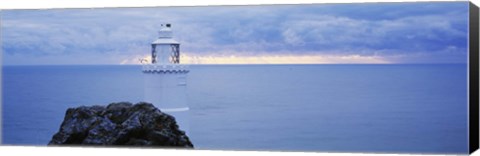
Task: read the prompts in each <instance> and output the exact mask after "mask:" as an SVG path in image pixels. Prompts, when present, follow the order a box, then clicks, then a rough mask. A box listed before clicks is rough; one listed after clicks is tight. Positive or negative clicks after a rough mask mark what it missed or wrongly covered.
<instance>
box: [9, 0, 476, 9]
mask: <svg viewBox="0 0 480 156" xmlns="http://www.w3.org/2000/svg"><path fill="white" fill-rule="evenodd" d="M431 1H438V2H440V1H466V0H242V1H222V0H200V1H188V0H175V1H165V0H163V1H162V0H135V1H131V0H68V1H65V0H41V1H40V0H0V4H1V5H0V9H50V8H99V7H152V6H207V5H257V4H311V3H352V2H353V3H364V2H431ZM475 1H479V0H473V2H475ZM476 4H478V3H476Z"/></svg>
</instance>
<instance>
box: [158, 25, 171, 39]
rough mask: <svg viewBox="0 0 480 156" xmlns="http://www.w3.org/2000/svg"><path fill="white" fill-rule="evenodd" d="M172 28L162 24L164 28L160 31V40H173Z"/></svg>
mask: <svg viewBox="0 0 480 156" xmlns="http://www.w3.org/2000/svg"><path fill="white" fill-rule="evenodd" d="M170 26H171V25H170V24H165V25H163V24H162V28H160V31H158V38H172V36H173V34H172V29H171V28H170Z"/></svg>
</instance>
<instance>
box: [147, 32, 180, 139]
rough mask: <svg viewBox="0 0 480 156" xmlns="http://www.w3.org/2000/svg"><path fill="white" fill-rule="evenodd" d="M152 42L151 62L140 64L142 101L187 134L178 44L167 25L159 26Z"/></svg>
mask: <svg viewBox="0 0 480 156" xmlns="http://www.w3.org/2000/svg"><path fill="white" fill-rule="evenodd" d="M158 35H159V36H158V38H157V39H156V40H155V41H153V42H152V44H151V46H152V51H151V62H148V63H146V64H143V67H142V71H143V73H144V74H143V75H144V83H145V84H144V89H145V91H144V95H145V101H146V102H150V103H152V104H153V105H155V106H156V107H157V108H159V109H160V110H161V111H162V112H165V113H167V114H170V115H172V116H174V117H175V119H176V121H177V124H178V125H179V126H180V129H181V130H184V131H185V132H187V133H188V131H189V107H188V104H187V92H186V91H187V90H186V86H187V82H186V77H187V73H188V72H189V69H188V66H186V65H182V64H180V43H179V42H178V41H176V40H174V39H173V34H172V29H171V25H170V24H162V25H161V28H160V31H159V32H158Z"/></svg>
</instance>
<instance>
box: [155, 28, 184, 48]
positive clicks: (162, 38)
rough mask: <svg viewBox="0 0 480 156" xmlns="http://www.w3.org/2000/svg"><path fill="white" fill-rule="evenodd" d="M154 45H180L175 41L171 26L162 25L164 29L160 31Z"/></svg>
mask: <svg viewBox="0 0 480 156" xmlns="http://www.w3.org/2000/svg"><path fill="white" fill-rule="evenodd" d="M152 44H180V43H179V42H178V41H176V40H174V39H173V33H172V28H171V24H164V25H163V24H162V27H161V28H160V30H159V31H158V39H157V40H155V41H153V42H152Z"/></svg>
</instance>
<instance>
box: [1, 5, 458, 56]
mask: <svg viewBox="0 0 480 156" xmlns="http://www.w3.org/2000/svg"><path fill="white" fill-rule="evenodd" d="M164 23H171V24H172V29H173V35H174V38H175V39H176V40H177V41H179V42H180V43H181V45H180V50H181V52H180V53H181V58H180V59H181V63H186V64H324V63H326V64H350V63H367V64H375V63H387V64H390V63H392V64H397V63H398V64H404V63H466V62H467V50H468V47H467V42H468V2H413V3H412V2H410V3H352V4H315V5H304V4H302V5H260V6H210V7H149V8H95V9H43V10H1V11H0V37H1V42H0V43H1V50H2V59H3V64H4V65H62V64H139V63H140V62H139V59H142V58H147V57H148V56H149V55H150V52H151V50H150V48H151V46H150V43H151V42H153V41H154V40H155V39H156V38H157V37H158V36H157V31H158V30H159V29H160V25H161V24H164Z"/></svg>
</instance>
